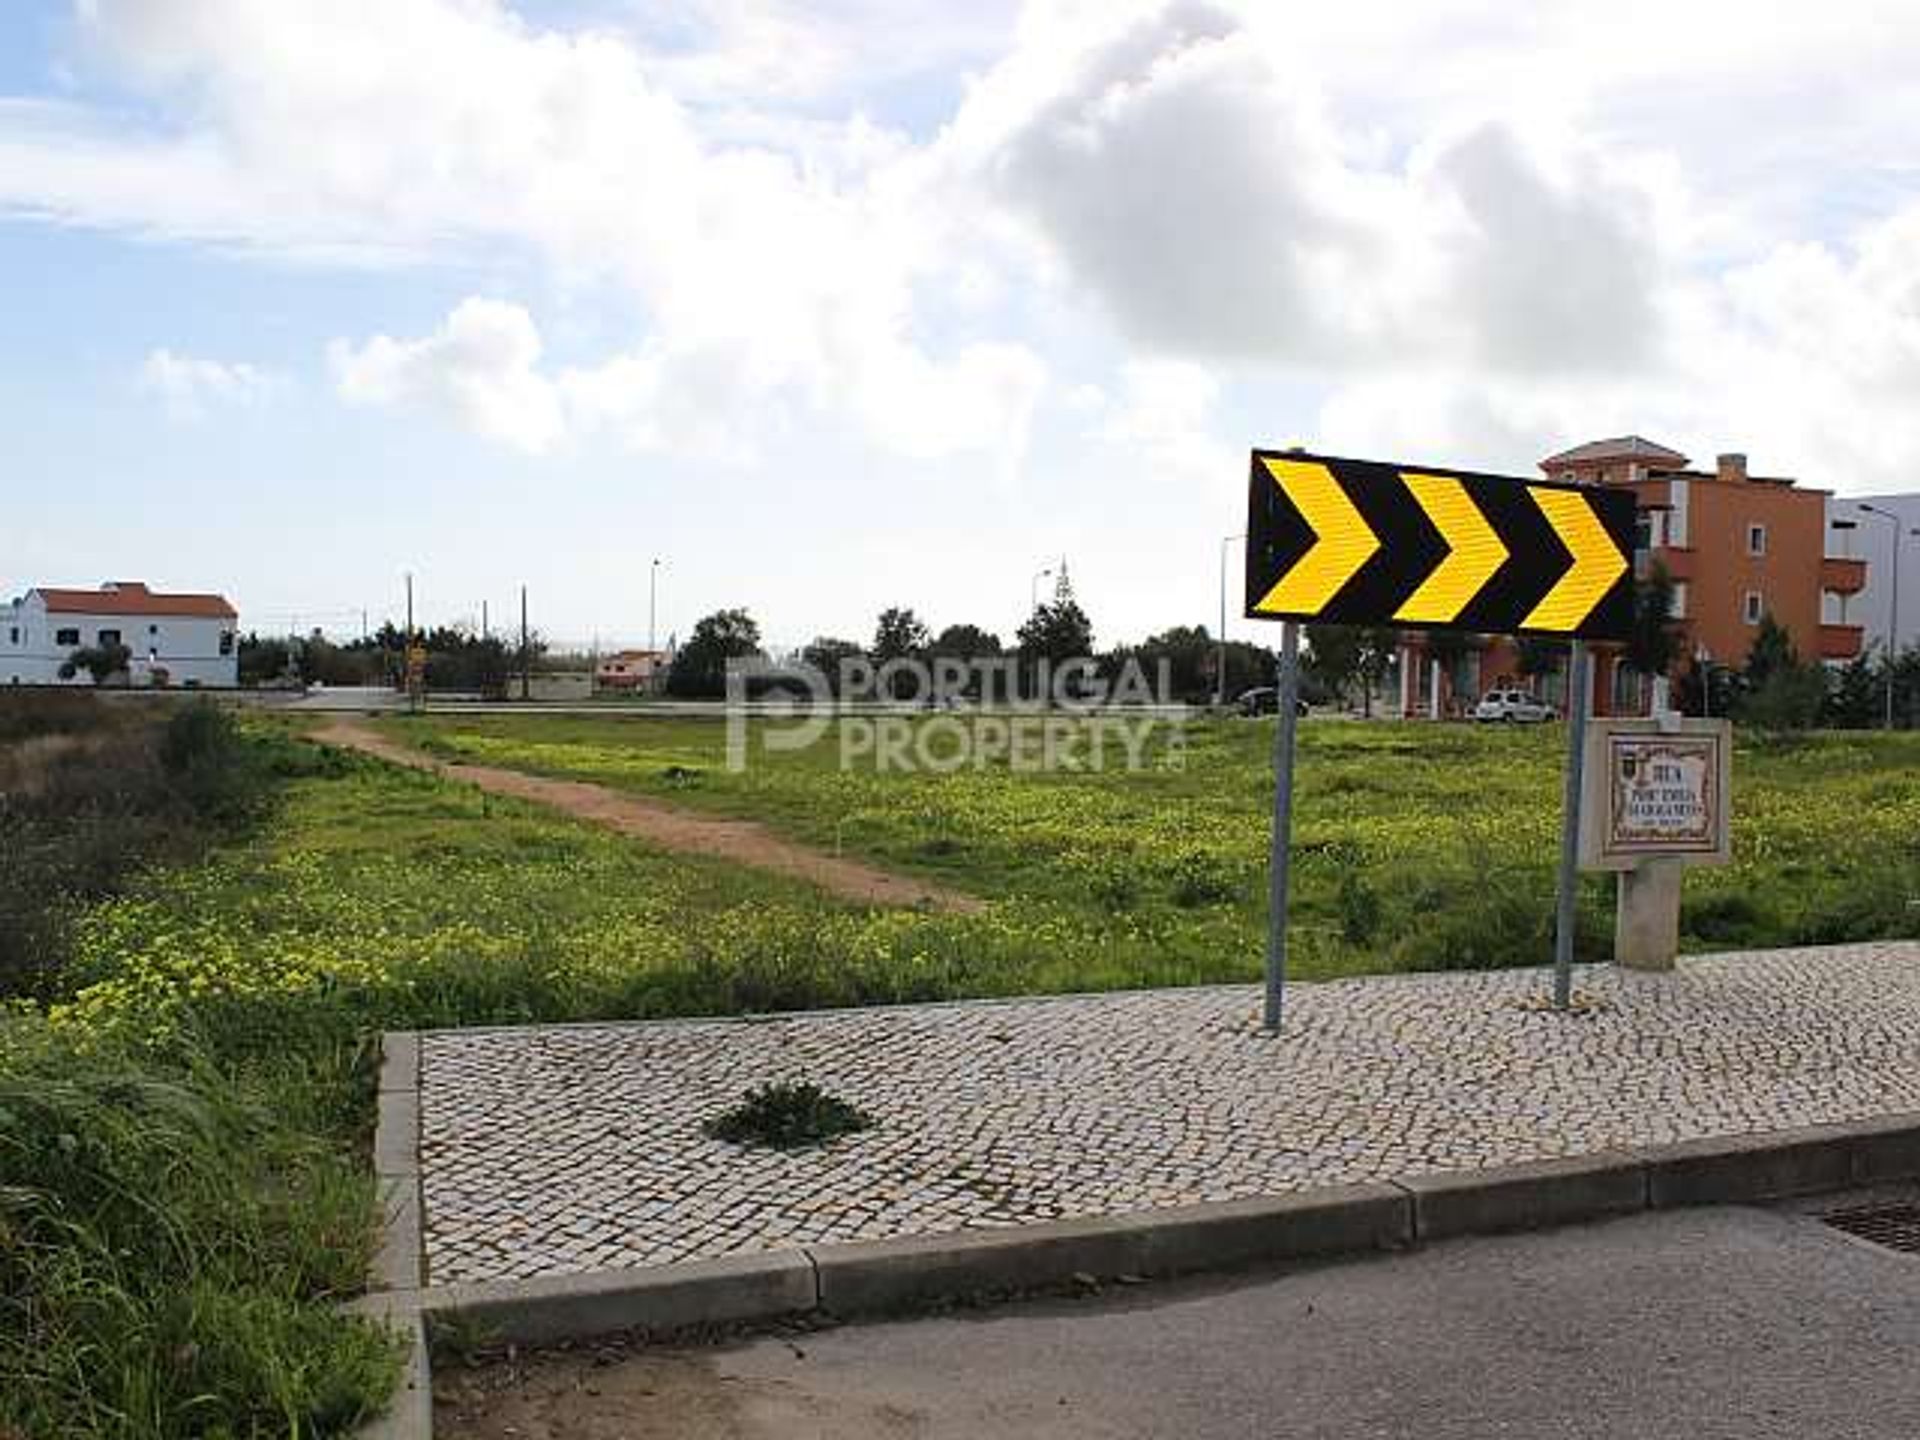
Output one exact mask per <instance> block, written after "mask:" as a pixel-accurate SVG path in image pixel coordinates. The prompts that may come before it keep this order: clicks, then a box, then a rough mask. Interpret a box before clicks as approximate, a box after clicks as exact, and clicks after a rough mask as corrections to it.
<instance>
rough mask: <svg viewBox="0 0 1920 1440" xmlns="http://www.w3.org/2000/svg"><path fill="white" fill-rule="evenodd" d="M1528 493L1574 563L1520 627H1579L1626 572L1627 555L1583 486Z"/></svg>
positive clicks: (1532, 487) (1538, 488)
mask: <svg viewBox="0 0 1920 1440" xmlns="http://www.w3.org/2000/svg"><path fill="white" fill-rule="evenodd" d="M1527 493H1528V494H1529V495H1531V496H1533V503H1534V504H1536V505H1538V506H1539V507H1540V511H1541V513H1542V514H1543V515H1545V516H1546V517H1547V523H1548V524H1549V525H1551V526H1553V528H1554V532H1555V533H1556V534H1558V535H1559V537H1560V540H1561V543H1563V544H1564V545H1565V546H1566V547H1567V550H1568V551H1569V553H1571V554H1572V556H1573V563H1572V564H1571V565H1569V566H1568V567H1567V573H1566V574H1564V575H1562V576H1561V577H1560V578H1559V579H1558V580H1557V581H1555V582H1554V586H1553V588H1552V589H1551V590H1549V591H1548V592H1547V593H1546V594H1545V595H1544V596H1542V597H1541V600H1540V603H1539V604H1538V605H1536V606H1534V607H1533V612H1532V613H1531V614H1530V615H1528V616H1527V618H1526V619H1524V620H1522V621H1521V622H1520V628H1521V629H1523V630H1561V631H1566V630H1577V629H1578V628H1579V627H1580V622H1581V621H1582V620H1584V619H1586V618H1587V616H1588V614H1589V613H1590V612H1591V611H1592V610H1593V607H1594V606H1596V605H1598V604H1599V603H1600V601H1601V600H1602V599H1603V598H1605V596H1606V593H1607V591H1609V590H1611V589H1612V588H1613V582H1614V581H1616V580H1618V579H1619V578H1620V576H1621V575H1622V574H1623V573H1624V572H1625V571H1626V568H1627V557H1626V556H1625V555H1622V554H1621V553H1620V547H1619V546H1618V545H1617V544H1615V543H1614V539H1613V536H1611V535H1609V534H1608V533H1607V527H1606V526H1604V525H1602V524H1601V523H1600V517H1599V516H1598V515H1596V514H1594V513H1593V507H1592V506H1591V505H1589V504H1588V503H1587V499H1586V496H1584V495H1582V494H1581V493H1580V492H1579V491H1577V490H1549V489H1547V488H1546V487H1545V486H1541V485H1529V486H1528V487H1527Z"/></svg>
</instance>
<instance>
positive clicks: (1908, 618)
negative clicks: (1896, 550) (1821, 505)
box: [1828, 495, 1920, 653]
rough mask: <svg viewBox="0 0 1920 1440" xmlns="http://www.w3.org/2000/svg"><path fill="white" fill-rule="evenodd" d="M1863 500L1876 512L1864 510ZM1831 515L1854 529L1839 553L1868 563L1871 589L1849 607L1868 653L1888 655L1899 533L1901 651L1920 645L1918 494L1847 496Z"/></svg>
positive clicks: (1842, 539)
mask: <svg viewBox="0 0 1920 1440" xmlns="http://www.w3.org/2000/svg"><path fill="white" fill-rule="evenodd" d="M1862 500H1864V501H1865V503H1866V504H1868V505H1871V506H1873V507H1874V508H1873V510H1872V511H1863V510H1862V509H1861V508H1860V506H1861V502H1862ZM1828 512H1829V515H1830V516H1831V518H1832V519H1834V520H1844V521H1848V522H1851V525H1852V528H1851V529H1848V530H1845V531H1843V532H1841V534H1840V535H1839V536H1838V537H1837V538H1838V540H1839V542H1840V543H1839V547H1838V548H1840V549H1841V552H1842V553H1843V554H1850V555H1857V556H1859V557H1860V558H1861V559H1863V560H1865V561H1866V562H1867V588H1866V589H1864V590H1862V591H1861V592H1860V593H1859V594H1858V595H1855V596H1854V597H1853V598H1852V599H1851V600H1850V601H1849V602H1848V604H1847V611H1848V614H1847V618H1848V619H1849V620H1851V621H1852V622H1853V623H1854V624H1855V625H1863V626H1865V627H1866V632H1867V633H1866V643H1867V648H1868V649H1870V650H1873V651H1874V652H1875V653H1884V651H1885V649H1886V644H1887V638H1888V635H1889V633H1890V632H1891V631H1892V630H1893V544H1894V536H1895V534H1896V533H1897V534H1898V536H1899V539H1900V626H1899V644H1900V649H1901V650H1903V651H1904V650H1906V649H1907V648H1908V647H1909V646H1911V645H1914V644H1915V643H1920V495H1867V496H1864V497H1858V498H1856V497H1852V496H1843V497H1838V498H1836V499H1834V500H1833V501H1831V502H1830V503H1829V506H1828ZM1875 512H1877V513H1875ZM1889 516H1891V517H1893V518H1892V519H1889V518H1888V517H1889Z"/></svg>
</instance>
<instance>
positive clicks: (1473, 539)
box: [1393, 472, 1507, 625]
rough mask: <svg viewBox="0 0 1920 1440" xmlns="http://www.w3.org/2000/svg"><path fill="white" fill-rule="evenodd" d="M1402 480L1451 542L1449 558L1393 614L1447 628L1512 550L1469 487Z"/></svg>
mask: <svg viewBox="0 0 1920 1440" xmlns="http://www.w3.org/2000/svg"><path fill="white" fill-rule="evenodd" d="M1400 478H1401V479H1402V480H1404V481H1406V484H1407V489H1409V490H1411V491H1412V492H1413V498H1414V499H1415V500H1418V501H1419V502H1420V508H1421V509H1422V510H1424V511H1426V512H1427V518H1428V519H1429V520H1431V521H1433V528H1434V529H1436V530H1438V531H1439V532H1440V538H1441V539H1443V540H1445V541H1446V542H1447V554H1446V558H1445V559H1443V560H1441V562H1440V563H1439V564H1438V565H1436V566H1434V567H1433V572H1432V573H1431V574H1430V575H1428V576H1427V578H1426V579H1425V580H1422V581H1421V582H1420V588H1419V589H1418V590H1415V591H1414V592H1413V594H1411V595H1409V596H1408V597H1407V598H1406V602H1405V603H1404V604H1402V605H1401V607H1400V608H1399V609H1398V610H1396V611H1394V612H1393V618H1394V619H1396V620H1405V621H1407V622H1409V623H1410V624H1414V625H1445V624H1446V623H1447V622H1448V621H1450V620H1452V619H1453V617H1454V616H1456V615H1458V614H1459V613H1460V612H1461V611H1462V610H1464V609H1465V608H1466V604H1467V602H1468V601H1469V600H1471V599H1473V597H1474V596H1475V595H1478V594H1479V593H1480V587H1481V586H1483V585H1485V584H1486V583H1487V581H1489V580H1491V579H1492V578H1493V572H1494V571H1496V570H1498V569H1499V568H1500V566H1501V565H1502V564H1504V563H1505V561H1506V558H1507V547H1506V546H1505V545H1502V544H1501V543H1500V537H1499V536H1498V535H1496V534H1495V533H1494V530H1493V526H1491V525H1489V524H1488V523H1487V517H1486V516H1484V515H1482V514H1481V513H1480V507H1479V506H1478V505H1476V504H1474V503H1473V501H1472V500H1470V499H1468V498H1467V488H1466V486H1464V485H1462V484H1461V483H1460V482H1459V481H1458V480H1455V479H1454V478H1453V477H1452V476H1450V475H1414V474H1407V473H1405V472H1403V473H1402V474H1401V476H1400Z"/></svg>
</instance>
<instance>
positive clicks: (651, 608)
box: [647, 555, 660, 651]
mask: <svg viewBox="0 0 1920 1440" xmlns="http://www.w3.org/2000/svg"><path fill="white" fill-rule="evenodd" d="M659 594H660V557H659V556H658V555H656V556H654V557H653V565H652V568H650V569H649V570H648V571H647V649H648V650H649V651H653V650H654V649H656V648H657V647H656V646H655V645H654V619H655V617H656V615H657V614H658V608H657V601H658V599H659Z"/></svg>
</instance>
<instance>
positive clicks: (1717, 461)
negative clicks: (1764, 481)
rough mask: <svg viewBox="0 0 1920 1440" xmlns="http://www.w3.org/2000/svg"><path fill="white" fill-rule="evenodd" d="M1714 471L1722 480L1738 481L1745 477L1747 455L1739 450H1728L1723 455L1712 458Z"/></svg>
mask: <svg viewBox="0 0 1920 1440" xmlns="http://www.w3.org/2000/svg"><path fill="white" fill-rule="evenodd" d="M1713 469H1714V473H1715V474H1716V475H1717V476H1718V477H1719V478H1720V479H1722V480H1729V481H1738V480H1744V479H1746V478H1747V457H1746V456H1744V455H1742V454H1741V453H1740V452H1739V451H1737V450H1733V451H1729V452H1728V453H1727V454H1725V455H1716V456H1714V458H1713Z"/></svg>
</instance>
